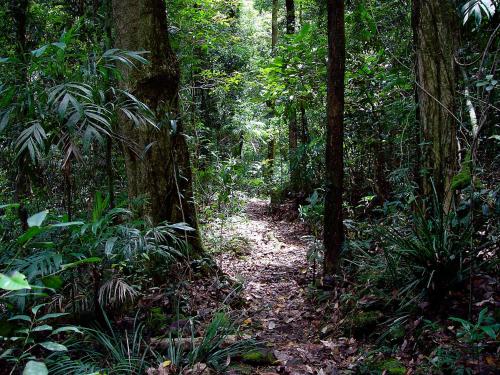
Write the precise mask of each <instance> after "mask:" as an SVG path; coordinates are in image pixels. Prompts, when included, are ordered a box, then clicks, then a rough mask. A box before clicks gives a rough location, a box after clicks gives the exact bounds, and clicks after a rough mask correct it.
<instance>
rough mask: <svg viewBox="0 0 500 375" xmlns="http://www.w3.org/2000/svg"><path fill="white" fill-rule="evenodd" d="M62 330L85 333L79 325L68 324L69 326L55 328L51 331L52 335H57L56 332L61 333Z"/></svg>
mask: <svg viewBox="0 0 500 375" xmlns="http://www.w3.org/2000/svg"><path fill="white" fill-rule="evenodd" d="M61 332H75V333H81V334H83V332H82V331H80V330H79V329H78V328H77V327H74V326H67V327H60V328H58V329H56V330H54V331H53V332H52V333H51V335H56V334H58V333H61Z"/></svg>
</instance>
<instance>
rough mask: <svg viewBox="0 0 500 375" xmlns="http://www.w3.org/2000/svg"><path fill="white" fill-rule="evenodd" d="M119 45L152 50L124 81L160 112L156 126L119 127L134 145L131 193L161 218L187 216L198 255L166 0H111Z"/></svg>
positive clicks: (128, 155) (129, 161)
mask: <svg viewBox="0 0 500 375" xmlns="http://www.w3.org/2000/svg"><path fill="white" fill-rule="evenodd" d="M113 18H114V21H115V26H116V45H117V47H118V48H122V49H127V50H144V51H149V54H148V56H147V57H148V60H149V61H150V64H149V65H146V66H143V67H141V68H140V69H138V70H130V69H125V67H124V68H123V82H122V83H123V86H124V87H125V88H126V89H128V90H129V91H130V92H132V93H133V94H134V95H135V96H136V97H138V98H139V99H140V100H141V101H143V102H144V103H146V104H147V105H148V106H149V107H150V108H151V109H152V110H153V111H154V113H155V114H156V118H157V119H158V124H157V125H158V129H155V128H153V127H151V126H141V127H137V126H134V125H133V124H132V123H130V121H128V120H127V119H126V118H122V119H121V121H122V125H121V132H122V134H123V136H124V137H125V138H126V139H128V140H129V141H132V142H135V143H136V147H134V148H135V149H133V148H131V147H127V146H124V154H125V165H126V170H127V177H128V192H129V197H130V198H136V197H140V196H145V197H146V198H147V204H146V205H145V207H144V210H143V215H144V216H145V217H147V218H148V219H149V220H151V222H152V223H154V224H158V223H160V222H162V221H165V220H166V221H168V222H181V221H183V222H187V223H188V224H189V225H190V226H191V227H193V228H194V229H195V231H194V232H188V233H186V235H187V236H188V241H189V243H190V245H191V247H192V249H193V254H194V255H201V254H202V245H201V240H200V236H199V232H198V230H197V228H198V224H197V218H196V211H195V205H194V200H193V191H192V172H191V166H190V161H189V152H188V148H187V144H186V139H185V136H184V134H183V133H182V123H181V120H180V118H179V103H178V100H179V98H178V91H179V80H180V71H179V64H178V62H177V58H176V56H175V54H174V52H173V50H172V48H171V46H170V42H169V38H168V28H167V20H166V9H165V3H164V1H163V0H113Z"/></svg>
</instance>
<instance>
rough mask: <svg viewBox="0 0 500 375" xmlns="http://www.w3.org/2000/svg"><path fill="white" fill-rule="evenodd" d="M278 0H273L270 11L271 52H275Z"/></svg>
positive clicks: (273, 53)
mask: <svg viewBox="0 0 500 375" xmlns="http://www.w3.org/2000/svg"><path fill="white" fill-rule="evenodd" d="M278 6H279V2H278V0H273V5H272V11H271V54H272V55H273V56H274V55H275V54H276V45H277V44H278Z"/></svg>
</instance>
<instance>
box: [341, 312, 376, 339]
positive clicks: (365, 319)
mask: <svg viewBox="0 0 500 375" xmlns="http://www.w3.org/2000/svg"><path fill="white" fill-rule="evenodd" d="M382 316H383V314H382V313H381V312H380V311H378V310H373V311H359V312H357V313H354V314H353V315H352V316H351V317H350V318H349V320H348V321H347V323H348V325H347V327H346V328H348V329H350V332H348V333H350V334H352V335H354V336H355V337H361V336H368V335H369V334H371V333H372V332H373V330H374V329H375V327H376V326H377V323H378V321H379V320H380V318H381V317H382Z"/></svg>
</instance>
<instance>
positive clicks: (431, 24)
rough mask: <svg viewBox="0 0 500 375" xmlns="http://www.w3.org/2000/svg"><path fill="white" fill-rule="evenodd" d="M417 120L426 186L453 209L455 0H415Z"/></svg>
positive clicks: (427, 193)
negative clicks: (453, 0) (451, 185)
mask: <svg viewBox="0 0 500 375" xmlns="http://www.w3.org/2000/svg"><path fill="white" fill-rule="evenodd" d="M413 12H414V14H413V19H414V26H413V27H414V33H415V41H416V60H417V64H416V75H417V104H418V116H417V117H418V120H419V123H420V128H421V140H420V141H421V144H422V152H421V162H422V166H421V167H422V170H423V175H422V177H421V191H422V193H423V194H424V196H425V197H427V198H429V197H432V195H433V194H434V192H433V190H434V189H433V184H434V187H435V190H436V193H437V198H438V199H439V201H440V202H441V203H442V204H443V208H444V210H445V212H447V211H449V209H450V206H451V202H452V197H453V192H452V191H451V189H450V184H451V180H452V178H453V176H454V175H455V174H456V171H457V162H458V150H457V139H456V137H457V134H456V133H457V124H456V117H455V115H456V100H455V92H456V74H457V71H456V64H455V52H456V49H457V45H458V25H459V23H458V16H457V12H456V9H455V6H454V4H453V2H452V1H450V0H414V4H413Z"/></svg>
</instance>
